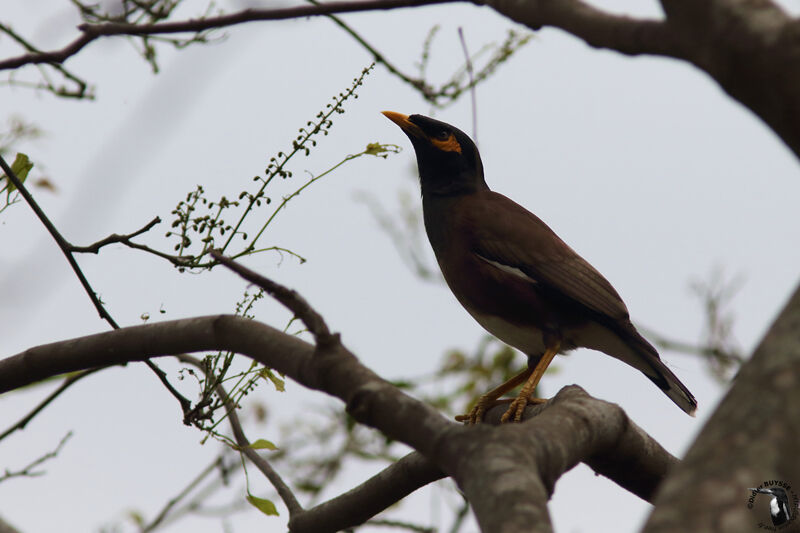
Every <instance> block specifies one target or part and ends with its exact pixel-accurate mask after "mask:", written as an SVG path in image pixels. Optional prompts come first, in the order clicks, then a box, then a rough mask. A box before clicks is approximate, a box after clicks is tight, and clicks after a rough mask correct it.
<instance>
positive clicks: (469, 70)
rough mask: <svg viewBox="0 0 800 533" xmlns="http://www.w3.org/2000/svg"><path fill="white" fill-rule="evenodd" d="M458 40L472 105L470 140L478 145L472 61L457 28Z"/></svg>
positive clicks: (476, 101)
mask: <svg viewBox="0 0 800 533" xmlns="http://www.w3.org/2000/svg"><path fill="white" fill-rule="evenodd" d="M458 40H459V41H461V49H462V50H463V51H464V61H466V67H467V74H468V75H469V96H470V102H471V103H472V140H473V141H475V145H476V146H477V145H478V98H477V96H476V91H475V77H474V76H473V73H472V60H471V59H470V57H469V50H467V41H466V39H464V29H463V28H461V26H459V27H458Z"/></svg>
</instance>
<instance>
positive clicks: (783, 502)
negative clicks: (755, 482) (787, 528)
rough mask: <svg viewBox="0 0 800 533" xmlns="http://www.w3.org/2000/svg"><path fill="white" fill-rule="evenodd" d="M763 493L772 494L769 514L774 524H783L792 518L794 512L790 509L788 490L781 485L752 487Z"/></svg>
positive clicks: (753, 489)
mask: <svg viewBox="0 0 800 533" xmlns="http://www.w3.org/2000/svg"><path fill="white" fill-rule="evenodd" d="M747 490H752V491H755V492H758V493H761V494H769V495H770V496H772V498H770V500H769V514H770V517H772V525H774V526H782V525H783V524H785V523H786V522H788V521H789V520H790V519H791V518H792V512H791V510H790V509H789V496H787V494H786V491H785V490H784V489H783V488H781V487H771V488H767V489H758V488H750V489H747Z"/></svg>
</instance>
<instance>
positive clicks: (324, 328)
mask: <svg viewBox="0 0 800 533" xmlns="http://www.w3.org/2000/svg"><path fill="white" fill-rule="evenodd" d="M211 255H212V257H214V259H216V260H217V261H219V262H220V263H222V264H223V265H225V266H226V267H228V268H229V269H231V270H233V271H234V272H236V273H237V274H239V275H240V276H241V277H243V278H244V279H246V280H247V281H249V282H250V283H253V284H255V285H258V286H259V287H261V288H262V289H264V290H265V291H266V292H267V294H269V295H270V296H272V297H273V298H275V299H276V300H278V301H279V302H280V303H281V304H282V305H283V306H284V307H286V308H287V309H289V310H290V311H291V312H292V313H294V314H295V316H297V318H299V319H300V320H302V321H303V324H305V326H306V328H308V331H310V332H311V334H312V335H314V338H315V340H316V341H317V343H318V344H326V343H327V342H330V340H331V339H332V337H333V336H332V334H331V332H330V330H329V329H328V325H327V324H326V323H325V320H324V319H323V318H322V316H321V315H320V314H319V313H317V312H316V311H314V309H313V308H312V307H311V306H310V305H309V304H308V302H307V301H306V300H305V298H303V297H302V296H300V294H298V293H297V292H296V291H294V290H292V289H289V288H287V287H284V286H283V285H281V284H279V283H276V282H274V281H272V280H271V279H268V278H265V277H264V276H262V275H261V274H258V273H257V272H254V271H252V270H250V269H249V268H247V267H245V266H243V265H241V264H239V263H237V262H235V261H233V260H232V259H230V258H228V257H225V256H224V255H222V254H221V253H219V252H218V251H217V250H211Z"/></svg>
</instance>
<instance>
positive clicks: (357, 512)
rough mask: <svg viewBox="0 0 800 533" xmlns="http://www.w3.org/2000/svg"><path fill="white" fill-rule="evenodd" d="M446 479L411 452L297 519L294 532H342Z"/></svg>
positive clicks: (290, 521)
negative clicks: (429, 485)
mask: <svg viewBox="0 0 800 533" xmlns="http://www.w3.org/2000/svg"><path fill="white" fill-rule="evenodd" d="M443 477H445V474H444V472H442V471H441V470H440V469H439V468H438V467H437V466H436V465H435V464H433V463H431V462H430V461H429V460H427V459H426V458H425V457H424V456H422V455H420V454H419V453H417V452H413V453H410V454H408V455H406V456H405V457H403V458H402V459H400V460H399V461H397V462H396V463H393V464H392V465H390V466H389V467H388V468H386V469H385V470H383V471H382V472H380V473H378V474H376V475H375V476H373V477H371V478H370V479H368V480H367V481H365V482H364V483H362V484H361V485H359V486H357V487H355V488H353V489H351V490H349V491H347V492H345V493H344V494H342V495H340V496H337V497H336V498H333V499H332V500H329V501H327V502H324V503H321V504H319V505H317V506H316V507H312V508H311V509H308V510H307V511H305V512H303V513H300V514H297V515H296V516H293V517H292V519H291V520H289V530H290V531H316V532H320V531H331V532H334V531H341V530H343V529H347V528H348V527H354V526H357V525H359V524H363V523H364V522H366V521H367V520H368V519H370V518H372V517H373V516H375V515H377V514H378V513H380V512H381V511H383V510H385V509H386V508H388V507H389V506H390V505H394V504H395V503H397V502H399V501H400V500H402V499H403V498H405V497H406V496H408V495H409V494H411V493H412V492H414V491H415V490H417V489H419V488H420V487H424V486H425V485H427V484H428V483H431V482H433V481H436V480H437V479H441V478H443Z"/></svg>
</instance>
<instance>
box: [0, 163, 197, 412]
mask: <svg viewBox="0 0 800 533" xmlns="http://www.w3.org/2000/svg"><path fill="white" fill-rule="evenodd" d="M0 168H2V170H3V172H4V173H5V175H6V179H8V180H9V181H10V182H11V183H13V184H14V186H15V187H16V188H17V191H19V193H20V194H21V195H22V197H23V198H24V199H25V202H27V203H28V206H30V208H31V210H33V212H34V214H36V217H37V218H38V219H39V221H40V222H41V223H42V225H44V227H45V228H46V229H47V231H48V233H50V235H51V236H52V237H53V240H55V241H56V244H57V245H58V247H59V249H60V250H61V253H63V254H64V257H66V259H67V262H68V263H69V266H70V267H71V268H72V271H73V272H74V273H75V275H76V276H77V278H78V281H80V284H81V286H82V287H83V289H84V291H86V295H87V296H88V297H89V300H91V302H92V304H93V305H94V308H95V309H96V310H97V312H98V314H99V315H100V318H102V319H103V320H105V321H106V322H108V323H109V325H110V326H111V327H112V328H114V329H119V325H118V324H117V322H116V320H114V318H113V317H112V316H111V314H110V313H109V312H108V310H107V309H106V308H105V306H104V305H103V304H102V302H101V301H100V298H98V296H97V293H95V292H94V289H93V288H92V286H91V285H90V284H89V280H87V279H86V276H85V275H84V274H83V270H81V267H80V266H79V265H78V262H77V261H76V260H75V256H74V255H73V250H72V248H74V247H73V245H72V244H70V243H69V241H67V239H65V238H64V236H63V235H61V232H60V231H58V229H57V228H56V227H55V225H54V224H53V223H52V222H51V221H50V219H49V218H48V217H47V215H46V214H45V213H44V211H43V210H42V208H41V207H39V204H38V203H37V202H36V200H35V199H34V198H33V195H31V193H30V192H29V191H28V189H27V188H26V187H25V184H24V183H23V182H22V180H20V179H19V177H18V176H17V175H16V173H15V172H14V171H13V170H12V169H11V167H10V166H8V163H6V160H5V159H3V156H2V155H0ZM151 224H153V223H151ZM153 225H154V224H153ZM145 227H146V228H147V229H149V227H148V226H145ZM150 227H152V226H150ZM144 363H145V364H146V365H147V366H148V367H149V368H150V370H152V371H153V372H155V374H156V376H157V377H158V379H159V381H161V383H162V384H163V385H164V387H166V389H167V390H168V391H169V393H170V394H172V396H173V397H175V399H177V400H178V403H180V406H181V410H182V411H183V413H184V414H186V413H187V412H188V411H189V409H190V408H191V404H190V402H189V400H187V399H186V398H184V397H183V395H181V393H180V392H178V391H177V389H175V387H173V386H172V384H171V383H170V382H169V380H168V379H167V375H166V374H165V373H164V371H163V370H161V369H160V368H158V366H156V364H155V363H153V362H152V361H147V360H145V361H144ZM37 412H38V411H37ZM34 416H35V415H34Z"/></svg>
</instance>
